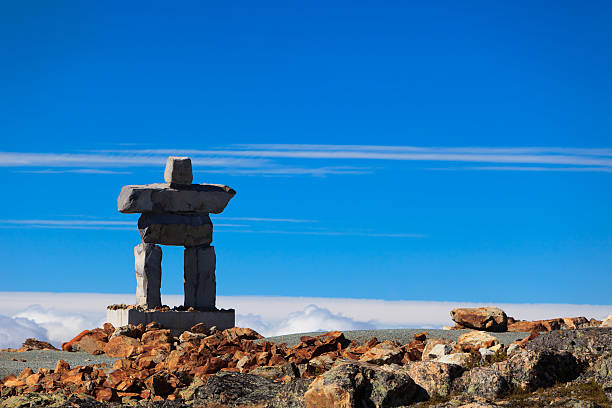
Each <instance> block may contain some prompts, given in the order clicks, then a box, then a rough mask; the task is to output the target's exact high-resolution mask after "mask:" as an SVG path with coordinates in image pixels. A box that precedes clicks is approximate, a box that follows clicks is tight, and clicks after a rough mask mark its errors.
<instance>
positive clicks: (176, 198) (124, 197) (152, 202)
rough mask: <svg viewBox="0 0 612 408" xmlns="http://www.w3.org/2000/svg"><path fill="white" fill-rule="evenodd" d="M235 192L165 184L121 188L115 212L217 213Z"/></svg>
mask: <svg viewBox="0 0 612 408" xmlns="http://www.w3.org/2000/svg"><path fill="white" fill-rule="evenodd" d="M234 195H236V191H234V189H232V188H231V187H228V186H223V185H218V184H191V185H189V186H181V187H180V188H177V187H176V186H174V185H171V186H169V185H168V184H161V183H159V184H145V185H130V186H123V188H122V189H121V193H119V197H118V198H117V209H118V210H119V212H122V213H124V214H133V213H149V212H153V213H165V212H171V213H213V214H219V213H221V212H222V211H223V210H224V209H225V207H226V206H227V203H229V200H231V199H232V197H234Z"/></svg>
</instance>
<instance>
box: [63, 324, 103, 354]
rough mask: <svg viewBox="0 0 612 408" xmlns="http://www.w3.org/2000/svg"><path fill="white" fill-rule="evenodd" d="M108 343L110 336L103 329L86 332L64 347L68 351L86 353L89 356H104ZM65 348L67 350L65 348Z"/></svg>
mask: <svg viewBox="0 0 612 408" xmlns="http://www.w3.org/2000/svg"><path fill="white" fill-rule="evenodd" d="M107 341H108V335H107V334H106V333H105V332H104V330H102V329H93V330H86V331H85V332H82V333H80V334H79V335H78V336H77V337H75V338H74V339H72V340H71V341H69V342H68V343H65V344H64V345H62V348H63V349H64V350H66V351H84V352H87V353H89V354H96V355H97V354H102V353H103V352H104V347H105V346H106V342H107ZM64 346H65V348H64Z"/></svg>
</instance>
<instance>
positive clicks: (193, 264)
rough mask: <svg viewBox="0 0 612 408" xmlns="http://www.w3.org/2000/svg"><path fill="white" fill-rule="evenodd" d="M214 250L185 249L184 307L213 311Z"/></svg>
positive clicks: (214, 291)
mask: <svg viewBox="0 0 612 408" xmlns="http://www.w3.org/2000/svg"><path fill="white" fill-rule="evenodd" d="M216 265H217V258H216V256H215V248H214V247H211V246H197V247H188V248H185V307H193V308H195V309H197V310H215V309H216V308H215V302H216V297H217V281H216V279H215V269H216Z"/></svg>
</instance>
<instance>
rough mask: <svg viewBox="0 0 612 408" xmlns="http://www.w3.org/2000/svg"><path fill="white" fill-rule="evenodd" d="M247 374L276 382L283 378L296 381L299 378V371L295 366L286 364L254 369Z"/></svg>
mask: <svg viewBox="0 0 612 408" xmlns="http://www.w3.org/2000/svg"><path fill="white" fill-rule="evenodd" d="M249 374H254V375H260V376H262V377H265V378H268V379H270V380H277V379H280V378H283V377H286V378H293V379H296V378H299V376H300V370H299V369H298V367H297V366H296V365H295V364H293V363H287V364H284V365H282V366H263V367H256V368H255V369H253V370H251V371H250V372H249Z"/></svg>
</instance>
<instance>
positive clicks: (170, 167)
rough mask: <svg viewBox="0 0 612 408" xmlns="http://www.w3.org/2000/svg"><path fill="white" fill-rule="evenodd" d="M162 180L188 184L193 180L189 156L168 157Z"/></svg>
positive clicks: (170, 182)
mask: <svg viewBox="0 0 612 408" xmlns="http://www.w3.org/2000/svg"><path fill="white" fill-rule="evenodd" d="M164 180H165V181H166V183H168V184H177V185H189V184H191V182H192V181H193V172H192V170H191V159H190V158H189V157H172V156H170V157H168V160H167V161H166V170H165V171H164Z"/></svg>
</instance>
